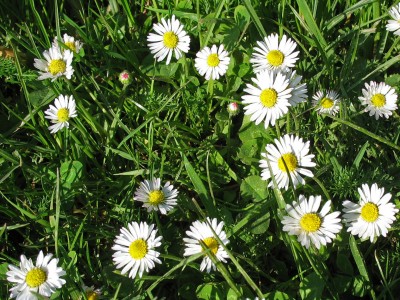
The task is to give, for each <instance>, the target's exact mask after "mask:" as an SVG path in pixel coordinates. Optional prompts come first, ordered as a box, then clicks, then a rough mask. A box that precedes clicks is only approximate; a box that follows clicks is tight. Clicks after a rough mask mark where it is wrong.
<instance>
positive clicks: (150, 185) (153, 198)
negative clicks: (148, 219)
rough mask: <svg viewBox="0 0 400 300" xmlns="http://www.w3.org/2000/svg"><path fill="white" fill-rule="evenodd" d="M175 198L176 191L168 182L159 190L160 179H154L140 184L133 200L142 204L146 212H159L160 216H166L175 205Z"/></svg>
mask: <svg viewBox="0 0 400 300" xmlns="http://www.w3.org/2000/svg"><path fill="white" fill-rule="evenodd" d="M177 196H178V190H176V189H174V186H173V185H172V184H170V182H169V181H168V182H167V183H165V185H164V187H162V188H161V179H160V178H155V179H152V180H145V181H144V182H141V183H140V186H139V188H138V189H137V190H136V191H135V196H134V197H133V200H136V201H140V202H143V207H145V208H147V211H148V212H150V211H152V210H155V211H158V210H159V211H160V213H161V214H163V215H166V214H167V212H168V211H170V210H171V209H172V208H173V207H174V206H175V205H176V197H177Z"/></svg>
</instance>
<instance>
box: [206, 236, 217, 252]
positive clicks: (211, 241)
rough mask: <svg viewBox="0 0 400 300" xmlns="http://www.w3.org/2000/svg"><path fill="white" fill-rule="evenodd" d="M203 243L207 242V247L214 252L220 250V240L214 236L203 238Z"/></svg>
mask: <svg viewBox="0 0 400 300" xmlns="http://www.w3.org/2000/svg"><path fill="white" fill-rule="evenodd" d="M203 243H204V244H206V246H207V248H208V249H210V250H211V252H212V253H214V254H217V252H218V246H219V245H218V241H217V240H216V239H215V238H213V237H208V238H205V239H204V240H203Z"/></svg>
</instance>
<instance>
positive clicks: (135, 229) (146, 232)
mask: <svg viewBox="0 0 400 300" xmlns="http://www.w3.org/2000/svg"><path fill="white" fill-rule="evenodd" d="M156 234H157V229H154V224H150V225H148V224H147V223H145V222H141V223H140V224H139V223H137V222H132V223H130V224H128V228H125V227H122V228H121V234H120V235H119V236H117V237H116V239H115V241H114V242H115V245H114V246H113V247H112V249H113V250H115V251H116V252H115V253H114V254H113V261H114V264H115V265H116V267H117V269H121V268H122V270H121V274H122V275H124V274H125V273H127V272H128V271H129V270H130V272H129V275H128V276H129V277H130V278H135V277H136V274H137V273H138V272H139V277H142V276H143V272H144V271H146V272H149V270H150V269H153V268H154V267H155V263H158V264H161V261H160V260H159V259H158V257H159V256H160V253H159V252H157V251H155V250H154V248H156V247H159V246H160V245H161V239H162V237H161V236H159V237H156Z"/></svg>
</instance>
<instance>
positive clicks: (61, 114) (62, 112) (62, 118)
mask: <svg viewBox="0 0 400 300" xmlns="http://www.w3.org/2000/svg"><path fill="white" fill-rule="evenodd" d="M57 118H58V122H60V123H62V122H67V121H68V120H69V109H68V108H60V109H59V110H58V112H57Z"/></svg>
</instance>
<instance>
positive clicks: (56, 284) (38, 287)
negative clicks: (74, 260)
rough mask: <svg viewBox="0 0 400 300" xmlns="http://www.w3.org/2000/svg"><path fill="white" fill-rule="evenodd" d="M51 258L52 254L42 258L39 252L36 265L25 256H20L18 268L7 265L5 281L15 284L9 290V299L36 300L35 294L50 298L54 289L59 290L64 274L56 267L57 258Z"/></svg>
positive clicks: (63, 282)
mask: <svg viewBox="0 0 400 300" xmlns="http://www.w3.org/2000/svg"><path fill="white" fill-rule="evenodd" d="M52 257H53V254H50V253H49V254H46V256H44V255H43V252H42V251H40V252H39V255H38V257H37V258H36V265H34V264H33V262H32V259H29V260H28V259H27V258H26V256H25V255H21V262H20V264H19V267H17V266H14V265H12V264H10V265H8V268H9V271H8V272H7V280H8V281H9V282H11V283H15V284H16V285H15V286H14V287H12V288H11V289H10V292H11V296H10V298H17V299H25V300H36V299H37V296H36V294H39V295H41V296H44V297H50V296H51V295H52V294H53V293H54V292H55V291H56V289H59V288H61V286H62V285H63V284H65V280H64V279H62V278H60V277H61V276H63V275H65V274H66V273H65V271H64V270H63V269H62V268H61V267H57V264H58V258H53V259H52Z"/></svg>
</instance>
